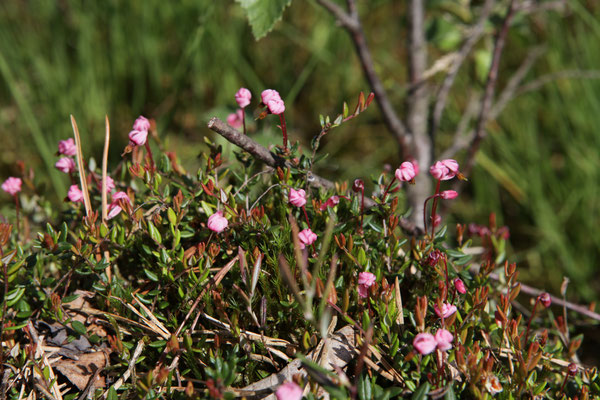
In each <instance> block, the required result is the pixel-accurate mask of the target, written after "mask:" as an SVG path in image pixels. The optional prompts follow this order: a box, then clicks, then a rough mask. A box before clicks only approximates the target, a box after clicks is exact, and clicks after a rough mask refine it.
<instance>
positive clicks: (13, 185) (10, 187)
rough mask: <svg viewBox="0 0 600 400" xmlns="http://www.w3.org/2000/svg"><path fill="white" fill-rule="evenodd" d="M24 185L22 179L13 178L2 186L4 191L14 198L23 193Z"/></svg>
mask: <svg viewBox="0 0 600 400" xmlns="http://www.w3.org/2000/svg"><path fill="white" fill-rule="evenodd" d="M22 183H23V181H21V178H15V177H13V176H11V177H10V178H8V179H7V180H5V181H4V183H3V184H2V190H4V191H5V192H6V193H8V194H10V195H11V196H14V195H16V194H17V193H19V192H20V191H21V184H22Z"/></svg>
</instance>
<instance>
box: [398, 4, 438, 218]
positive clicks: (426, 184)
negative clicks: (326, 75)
mask: <svg viewBox="0 0 600 400" xmlns="http://www.w3.org/2000/svg"><path fill="white" fill-rule="evenodd" d="M407 4H408V15H407V17H408V37H407V40H408V54H407V57H408V81H409V83H410V90H409V91H408V96H407V98H406V110H407V117H406V123H407V125H408V129H409V131H410V132H411V134H412V141H411V144H410V153H409V154H406V153H405V155H410V156H412V157H414V158H415V159H416V160H417V162H418V163H419V166H420V169H421V170H422V171H424V170H426V169H427V168H428V166H429V164H430V163H431V158H432V156H433V154H432V153H433V151H432V146H431V138H430V137H429V135H428V131H427V122H428V121H427V114H428V109H429V89H428V87H427V82H426V81H425V79H424V78H423V74H424V73H425V71H426V70H427V40H426V39H425V4H424V0H410V1H409V2H408V3H407ZM430 191H431V182H430V181H428V180H427V179H419V180H417V181H415V184H414V185H411V186H410V187H409V189H408V199H409V203H410V205H411V206H412V208H413V213H412V214H411V220H412V221H413V222H414V223H415V224H417V226H420V224H421V223H422V221H421V218H420V216H421V215H423V206H424V202H425V199H426V198H427V196H429V194H430Z"/></svg>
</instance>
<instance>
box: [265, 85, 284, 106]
mask: <svg viewBox="0 0 600 400" xmlns="http://www.w3.org/2000/svg"><path fill="white" fill-rule="evenodd" d="M260 98H261V99H262V103H263V104H264V105H267V104H268V103H269V101H270V100H274V99H276V100H281V96H279V92H278V91H277V90H273V89H267V90H263V92H262V93H261V94H260Z"/></svg>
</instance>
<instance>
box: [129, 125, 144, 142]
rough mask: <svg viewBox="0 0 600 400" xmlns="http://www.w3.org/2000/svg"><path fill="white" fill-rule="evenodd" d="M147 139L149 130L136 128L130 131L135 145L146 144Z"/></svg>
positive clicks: (131, 139) (130, 137)
mask: <svg viewBox="0 0 600 400" xmlns="http://www.w3.org/2000/svg"><path fill="white" fill-rule="evenodd" d="M146 139H148V131H138V130H135V129H134V130H132V131H131V132H129V140H130V142H131V144H132V145H134V146H143V145H145V144H146Z"/></svg>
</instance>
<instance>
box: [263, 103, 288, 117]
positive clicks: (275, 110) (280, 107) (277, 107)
mask: <svg viewBox="0 0 600 400" xmlns="http://www.w3.org/2000/svg"><path fill="white" fill-rule="evenodd" d="M267 107H268V108H269V111H271V114H275V115H279V114H283V112H284V111H285V103H284V102H283V100H281V99H271V100H269V102H268V103H267Z"/></svg>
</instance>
